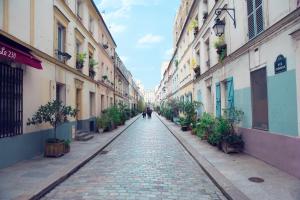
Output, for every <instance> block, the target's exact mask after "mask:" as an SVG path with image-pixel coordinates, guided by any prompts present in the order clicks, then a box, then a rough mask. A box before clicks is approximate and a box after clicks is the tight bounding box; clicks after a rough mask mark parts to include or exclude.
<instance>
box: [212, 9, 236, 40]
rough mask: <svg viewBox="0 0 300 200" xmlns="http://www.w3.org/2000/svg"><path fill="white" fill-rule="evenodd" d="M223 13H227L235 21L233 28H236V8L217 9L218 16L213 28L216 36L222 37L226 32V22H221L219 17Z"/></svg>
mask: <svg viewBox="0 0 300 200" xmlns="http://www.w3.org/2000/svg"><path fill="white" fill-rule="evenodd" d="M223 11H226V12H227V13H228V15H229V17H230V18H231V19H232V21H233V26H234V28H236V20H235V9H234V8H217V9H216V10H215V15H217V17H216V19H215V25H214V26H213V29H214V31H215V34H216V36H221V35H223V34H224V32H225V22H224V21H222V20H220V18H219V16H220V15H221V13H222V12H223Z"/></svg>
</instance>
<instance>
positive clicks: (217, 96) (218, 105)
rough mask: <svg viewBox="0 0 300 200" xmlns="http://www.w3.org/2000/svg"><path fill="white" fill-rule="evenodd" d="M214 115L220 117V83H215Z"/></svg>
mask: <svg viewBox="0 0 300 200" xmlns="http://www.w3.org/2000/svg"><path fill="white" fill-rule="evenodd" d="M216 117H221V88H220V83H217V84H216Z"/></svg>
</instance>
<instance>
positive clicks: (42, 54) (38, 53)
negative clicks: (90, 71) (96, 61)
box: [0, 30, 113, 90]
mask: <svg viewBox="0 0 300 200" xmlns="http://www.w3.org/2000/svg"><path fill="white" fill-rule="evenodd" d="M0 34H1V35H3V36H5V37H7V38H9V39H11V40H13V41H14V42H16V43H19V44H21V45H22V46H25V47H26V48H27V49H29V50H30V51H31V52H32V53H33V54H34V55H36V56H38V57H40V58H43V59H45V60H47V61H49V62H51V63H53V64H55V65H57V66H59V67H61V68H63V69H65V70H67V71H69V72H71V73H73V74H76V75H77V76H79V77H81V78H83V79H85V80H87V81H90V82H91V83H95V84H99V81H96V80H94V79H92V78H90V77H89V76H87V75H85V74H83V73H81V72H79V71H78V70H77V69H75V68H73V67H71V66H69V65H67V64H65V63H62V62H60V61H58V60H57V59H56V58H54V57H52V56H50V55H49V54H47V53H45V52H42V51H40V50H39V49H37V48H35V47H33V46H31V45H30V44H27V43H25V42H23V41H21V40H20V39H18V38H16V37H14V36H12V35H11V34H9V33H7V32H4V31H3V30H0ZM100 84H101V83H100ZM101 85H103V86H105V87H107V88H110V89H112V90H113V88H112V87H109V86H107V85H105V84H101Z"/></svg>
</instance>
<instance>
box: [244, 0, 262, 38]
mask: <svg viewBox="0 0 300 200" xmlns="http://www.w3.org/2000/svg"><path fill="white" fill-rule="evenodd" d="M247 11H248V31H249V32H248V34H249V39H252V38H254V37H255V36H257V35H258V34H260V33H261V32H262V31H263V30H264V19H263V7H262V0H247Z"/></svg>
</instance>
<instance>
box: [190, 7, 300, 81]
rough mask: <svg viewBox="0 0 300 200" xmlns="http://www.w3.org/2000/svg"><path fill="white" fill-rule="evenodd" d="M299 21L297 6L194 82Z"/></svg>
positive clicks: (299, 15)
mask: <svg viewBox="0 0 300 200" xmlns="http://www.w3.org/2000/svg"><path fill="white" fill-rule="evenodd" d="M299 22H300V8H297V9H296V10H294V11H293V12H291V13H289V14H288V15H287V16H285V17H284V18H282V19H281V20H279V21H278V22H276V23H275V24H273V25H272V26H270V27H269V28H268V29H266V30H265V31H264V32H262V33H261V34H259V35H258V36H257V37H255V38H253V39H252V40H250V41H248V42H247V43H246V44H244V45H243V46H241V47H240V48H238V49H237V50H236V51H234V52H233V53H231V54H229V55H228V56H227V57H226V58H225V59H224V60H223V62H222V63H218V64H216V65H214V66H212V67H211V68H209V70H207V71H206V72H204V73H203V74H201V75H200V76H199V77H198V78H197V79H194V82H198V81H200V80H202V79H204V78H206V77H208V76H210V75H211V74H212V73H214V72H215V71H216V70H218V69H220V68H222V67H224V66H225V65H227V64H229V63H230V62H232V61H234V60H235V59H237V58H238V57H240V56H242V55H243V54H245V53H247V52H249V51H250V50H252V49H255V48H257V46H259V45H261V44H262V43H265V42H266V41H268V40H270V39H272V38H274V36H276V35H278V33H280V32H282V31H284V30H286V29H287V28H288V27H290V26H292V25H294V24H298V23H299Z"/></svg>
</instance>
